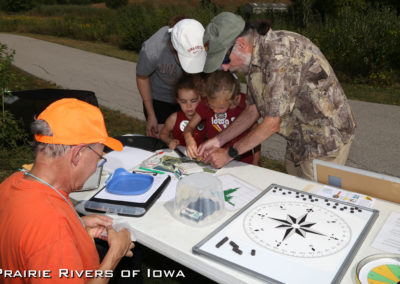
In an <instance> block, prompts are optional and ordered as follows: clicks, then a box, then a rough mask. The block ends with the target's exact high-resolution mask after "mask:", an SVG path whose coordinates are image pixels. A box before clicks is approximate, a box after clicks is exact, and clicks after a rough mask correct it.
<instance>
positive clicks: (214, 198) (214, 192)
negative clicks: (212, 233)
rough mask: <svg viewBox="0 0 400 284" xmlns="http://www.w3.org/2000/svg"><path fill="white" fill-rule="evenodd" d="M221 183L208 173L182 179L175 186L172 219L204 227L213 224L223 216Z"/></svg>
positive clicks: (223, 204)
mask: <svg viewBox="0 0 400 284" xmlns="http://www.w3.org/2000/svg"><path fill="white" fill-rule="evenodd" d="M224 206H225V203H224V194H223V190H222V185H221V182H220V180H219V179H218V178H216V177H215V176H213V175H212V174H210V173H196V174H192V175H189V176H185V177H183V178H182V179H181V180H180V181H179V183H178V186H177V189H176V194H175V203H174V217H175V218H176V219H178V220H179V221H181V222H183V223H186V224H189V225H193V226H204V225H209V224H212V223H214V222H215V221H217V220H219V219H220V218H221V217H222V216H223V215H224V214H225V208H224Z"/></svg>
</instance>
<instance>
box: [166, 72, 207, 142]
mask: <svg viewBox="0 0 400 284" xmlns="http://www.w3.org/2000/svg"><path fill="white" fill-rule="evenodd" d="M201 86H202V76H201V75H199V74H184V75H183V76H182V77H181V78H180V79H179V80H178V82H177V84H176V94H177V96H176V101H177V102H178V104H179V105H180V107H181V110H180V111H178V112H174V113H173V114H171V115H170V116H169V117H168V118H167V120H166V121H165V124H164V127H163V128H162V129H161V133H160V138H161V140H162V141H164V142H165V143H167V144H168V147H169V148H170V149H172V150H174V149H175V148H176V146H177V145H182V146H186V143H185V138H184V136H183V131H184V130H185V127H186V125H187V124H188V123H189V121H190V120H191V119H192V118H193V116H194V114H195V113H196V108H197V106H198V104H199V103H200V100H201V97H200V92H201ZM204 137H205V129H204V124H203V123H202V122H201V121H199V122H198V123H197V124H196V125H195V126H194V131H193V138H194V140H195V141H196V143H199V144H201V143H202V142H203V141H204Z"/></svg>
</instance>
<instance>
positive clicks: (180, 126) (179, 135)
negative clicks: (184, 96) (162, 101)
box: [172, 110, 206, 146]
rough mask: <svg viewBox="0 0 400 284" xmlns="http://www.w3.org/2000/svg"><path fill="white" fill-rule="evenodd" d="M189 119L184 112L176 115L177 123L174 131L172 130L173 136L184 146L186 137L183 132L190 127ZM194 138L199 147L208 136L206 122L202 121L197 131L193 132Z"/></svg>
mask: <svg viewBox="0 0 400 284" xmlns="http://www.w3.org/2000/svg"><path fill="white" fill-rule="evenodd" d="M188 123H189V119H188V118H187V117H186V115H185V114H184V113H183V111H181V110H180V111H178V112H177V113H176V121H175V125H174V129H173V130H172V135H173V136H174V138H175V139H178V140H179V144H180V145H182V146H186V142H185V137H184V135H183V131H184V130H185V128H186V125H188ZM192 135H193V138H194V140H195V141H196V144H197V146H199V145H200V144H201V143H203V141H204V137H205V135H206V130H205V129H204V121H201V122H200V123H199V124H198V125H197V127H196V128H195V130H194V131H193V134H192Z"/></svg>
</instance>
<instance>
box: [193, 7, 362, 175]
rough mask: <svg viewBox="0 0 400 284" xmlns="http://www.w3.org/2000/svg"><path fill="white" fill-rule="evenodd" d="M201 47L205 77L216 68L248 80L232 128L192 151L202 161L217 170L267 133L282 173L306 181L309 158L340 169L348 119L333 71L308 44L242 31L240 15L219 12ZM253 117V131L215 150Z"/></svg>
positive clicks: (350, 125)
mask: <svg viewBox="0 0 400 284" xmlns="http://www.w3.org/2000/svg"><path fill="white" fill-rule="evenodd" d="M203 41H204V45H205V47H206V49H207V48H208V52H207V60H206V64H205V67H204V72H207V73H209V72H213V71H215V70H216V69H217V68H219V67H220V66H222V68H223V69H224V70H226V71H227V70H230V71H239V72H242V73H245V74H247V84H248V96H247V99H248V103H249V107H247V109H246V110H245V111H244V112H243V113H242V115H241V116H239V117H238V118H237V119H236V121H235V123H234V124H232V125H231V126H230V127H229V128H228V129H227V130H226V131H224V132H223V133H221V134H220V135H219V136H217V137H216V138H215V139H211V140H209V141H208V142H206V143H204V144H203V145H201V146H200V147H199V155H203V154H204V156H205V161H206V162H211V163H212V164H213V165H214V166H216V167H222V166H223V165H225V164H226V163H228V162H229V161H230V160H232V159H233V158H235V157H236V156H238V155H240V154H241V153H244V152H246V151H248V150H249V149H251V148H253V147H254V146H256V145H258V144H260V143H261V142H263V141H264V140H266V139H268V138H269V137H270V136H272V135H273V134H274V133H278V134H280V135H281V136H283V137H284V138H285V139H286V141H287V147H286V157H285V165H286V169H287V171H288V173H289V174H293V175H297V176H300V177H303V178H307V179H312V178H313V168H312V161H313V159H316V158H318V159H321V160H326V161H330V162H334V163H339V164H344V163H345V162H346V160H347V157H348V153H349V150H350V146H351V143H352V141H353V138H354V130H355V120H354V116H353V114H352V111H351V109H350V106H349V104H348V101H347V98H346V96H345V94H344V92H343V89H342V87H341V86H340V84H339V82H338V80H337V78H336V75H335V73H334V72H333V70H332V67H331V66H330V65H329V63H328V61H327V60H326V58H325V57H324V55H323V54H322V53H321V51H320V50H319V49H318V47H317V46H315V45H314V44H313V43H312V42H311V41H310V40H309V39H307V38H305V37H304V36H302V35H299V34H296V33H293V32H288V31H273V30H271V29H270V28H269V25H268V23H266V22H263V21H259V22H256V23H253V24H246V23H245V22H244V21H243V19H242V18H241V17H240V16H237V15H235V14H232V13H228V12H223V13H221V14H219V15H217V16H216V17H215V18H214V19H213V20H212V21H211V22H210V24H209V25H208V26H207V28H206V31H205V34H204V38H203ZM231 47H233V48H232V49H231ZM224 56H225V58H224ZM260 116H261V117H263V121H262V122H261V123H260V124H259V126H258V127H257V128H256V129H254V130H253V131H252V132H250V133H249V135H247V136H246V137H245V138H243V139H242V140H240V141H239V142H237V143H235V145H234V146H233V147H232V148H230V149H229V150H224V149H220V148H219V149H217V150H215V147H221V146H222V145H224V144H225V143H226V142H228V141H229V140H231V139H232V138H233V137H235V136H237V135H238V134H239V133H241V132H242V131H243V130H244V129H247V128H248V127H249V126H250V125H251V124H252V123H253V122H255V121H256V120H257V119H258V118H259V117H260Z"/></svg>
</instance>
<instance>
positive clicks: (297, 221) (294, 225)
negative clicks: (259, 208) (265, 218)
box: [269, 214, 324, 241]
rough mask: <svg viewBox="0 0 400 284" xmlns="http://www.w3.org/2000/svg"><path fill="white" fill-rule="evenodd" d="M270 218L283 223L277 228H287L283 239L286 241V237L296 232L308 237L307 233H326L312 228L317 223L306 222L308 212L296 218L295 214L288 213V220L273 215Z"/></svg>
mask: <svg viewBox="0 0 400 284" xmlns="http://www.w3.org/2000/svg"><path fill="white" fill-rule="evenodd" d="M269 218H270V219H273V220H275V221H278V222H279V223H281V225H279V226H277V227H275V228H281V229H285V230H286V231H285V235H284V236H283V239H282V241H284V240H285V239H286V238H288V237H290V236H291V235H293V234H294V233H296V234H298V235H300V236H302V237H303V238H305V237H306V233H312V234H317V235H324V234H321V233H318V232H317V231H315V230H313V229H311V227H312V226H313V225H315V224H316V223H311V222H306V218H307V214H304V215H303V216H301V217H299V218H295V217H293V216H290V215H287V217H286V220H283V219H278V218H272V217H269Z"/></svg>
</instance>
